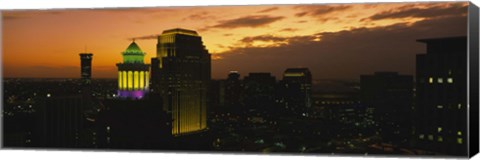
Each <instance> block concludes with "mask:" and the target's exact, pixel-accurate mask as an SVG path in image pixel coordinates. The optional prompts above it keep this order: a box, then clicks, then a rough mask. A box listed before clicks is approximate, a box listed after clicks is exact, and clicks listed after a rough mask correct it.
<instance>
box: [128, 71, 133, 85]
mask: <svg viewBox="0 0 480 160" xmlns="http://www.w3.org/2000/svg"><path fill="white" fill-rule="evenodd" d="M127 73H128V86H127V88H128V90H131V89H132V88H133V82H132V81H133V73H132V71H128V72H127Z"/></svg>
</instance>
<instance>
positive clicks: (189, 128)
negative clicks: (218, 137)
mask: <svg viewBox="0 0 480 160" xmlns="http://www.w3.org/2000/svg"><path fill="white" fill-rule="evenodd" d="M157 59H158V61H157ZM157 59H152V63H154V62H156V63H155V65H152V69H151V70H152V72H153V73H152V77H155V78H154V79H155V81H152V87H154V88H152V90H153V92H157V93H158V94H159V95H161V96H162V97H163V101H164V105H163V107H164V110H166V111H168V112H170V113H171V114H172V119H173V122H172V134H173V135H175V136H178V135H182V134H187V133H193V132H198V131H202V130H205V129H206V128H207V99H208V98H207V90H208V84H209V83H210V80H211V73H210V72H211V65H210V61H211V60H210V54H209V53H208V50H207V49H205V46H204V45H203V42H202V38H201V37H200V36H199V35H198V34H197V32H195V31H191V30H186V29H179V28H176V29H170V30H165V31H163V33H162V34H161V35H160V36H158V43H157ZM157 93H156V94H157Z"/></svg>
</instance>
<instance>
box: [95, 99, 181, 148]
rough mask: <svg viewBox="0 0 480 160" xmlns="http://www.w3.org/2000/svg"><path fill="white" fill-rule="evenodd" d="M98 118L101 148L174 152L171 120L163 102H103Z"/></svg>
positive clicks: (154, 100)
mask: <svg viewBox="0 0 480 160" xmlns="http://www.w3.org/2000/svg"><path fill="white" fill-rule="evenodd" d="M102 104H103V105H104V106H105V109H103V110H102V111H100V112H99V114H98V116H97V119H96V125H95V128H96V135H97V139H98V140H97V141H98V144H97V145H98V147H99V148H114V149H172V146H171V145H172V144H173V143H172V142H173V141H172V135H171V117H170V115H169V114H167V113H166V112H165V111H163V110H162V107H161V106H158V104H161V101H160V99H158V98H152V97H149V98H145V99H142V100H129V99H111V100H104V101H102Z"/></svg>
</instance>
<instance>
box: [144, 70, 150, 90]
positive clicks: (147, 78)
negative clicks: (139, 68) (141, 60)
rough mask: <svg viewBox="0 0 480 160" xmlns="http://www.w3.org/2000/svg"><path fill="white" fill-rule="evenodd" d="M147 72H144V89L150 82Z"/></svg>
mask: <svg viewBox="0 0 480 160" xmlns="http://www.w3.org/2000/svg"><path fill="white" fill-rule="evenodd" d="M149 76H150V75H149V74H148V71H147V72H145V83H146V84H145V89H148V85H149V84H150V81H149Z"/></svg>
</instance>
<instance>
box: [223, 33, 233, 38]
mask: <svg viewBox="0 0 480 160" xmlns="http://www.w3.org/2000/svg"><path fill="white" fill-rule="evenodd" d="M223 36H225V37H229V36H233V34H231V33H225V34H223Z"/></svg>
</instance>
